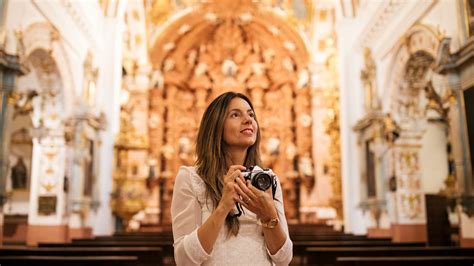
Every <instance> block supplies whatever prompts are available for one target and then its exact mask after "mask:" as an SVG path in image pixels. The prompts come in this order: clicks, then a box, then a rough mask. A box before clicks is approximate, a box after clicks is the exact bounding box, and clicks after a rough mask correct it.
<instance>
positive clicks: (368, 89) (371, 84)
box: [360, 47, 380, 110]
mask: <svg viewBox="0 0 474 266" xmlns="http://www.w3.org/2000/svg"><path fill="white" fill-rule="evenodd" d="M375 73H376V69H375V62H374V59H373V58H372V53H371V51H370V49H369V48H367V47H365V48H364V69H362V70H361V71H360V79H361V80H362V84H363V86H364V92H365V108H366V110H373V109H378V108H379V107H380V106H379V101H378V97H377V88H376V85H375V84H376V83H375Z"/></svg>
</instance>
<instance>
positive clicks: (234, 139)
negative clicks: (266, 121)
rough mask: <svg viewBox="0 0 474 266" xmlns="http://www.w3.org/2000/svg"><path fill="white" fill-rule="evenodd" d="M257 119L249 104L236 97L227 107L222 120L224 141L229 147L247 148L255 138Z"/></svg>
mask: <svg viewBox="0 0 474 266" xmlns="http://www.w3.org/2000/svg"><path fill="white" fill-rule="evenodd" d="M257 129H258V125H257V121H255V113H254V112H253V110H252V108H250V105H249V104H248V103H247V102H246V101H245V100H244V99H242V98H239V97H236V98H234V99H232V100H231V101H230V104H229V106H228V107H227V113H226V118H225V122H224V142H225V143H226V144H227V145H228V146H229V147H238V148H248V147H250V146H252V145H253V144H254V143H255V140H256V139H257Z"/></svg>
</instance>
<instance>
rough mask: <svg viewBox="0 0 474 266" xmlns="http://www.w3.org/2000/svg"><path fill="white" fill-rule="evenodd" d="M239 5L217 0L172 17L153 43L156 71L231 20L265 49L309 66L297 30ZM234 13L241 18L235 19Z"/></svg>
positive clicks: (264, 11)
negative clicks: (286, 52) (170, 57)
mask: <svg viewBox="0 0 474 266" xmlns="http://www.w3.org/2000/svg"><path fill="white" fill-rule="evenodd" d="M240 2H241V1H216V3H208V4H202V5H201V6H200V7H198V8H196V9H194V10H193V11H192V12H190V10H185V11H186V12H183V13H181V15H180V16H177V17H175V18H173V20H172V21H170V22H169V23H167V25H166V26H165V27H164V28H163V30H162V31H161V32H160V34H159V35H158V36H157V37H156V38H155V39H154V40H152V42H151V43H152V45H151V51H150V61H151V62H152V64H153V66H154V68H155V69H161V68H162V64H163V62H164V60H165V59H166V58H167V57H168V56H169V55H170V54H171V53H176V54H178V55H179V54H181V53H185V52H187V51H188V50H189V49H190V48H191V47H192V46H193V45H196V43H202V42H204V41H206V39H207V38H209V37H210V36H212V34H213V33H214V31H215V30H216V29H217V28H218V27H219V26H220V25H222V23H224V22H225V21H228V20H229V19H237V20H238V21H237V23H239V24H240V25H241V26H242V28H244V29H245V30H246V31H247V32H250V33H251V34H252V35H253V37H255V38H256V39H257V41H258V42H259V43H261V44H262V46H263V47H279V48H281V50H288V55H290V56H291V58H292V59H293V60H294V61H295V62H297V63H298V68H299V69H301V68H304V67H306V65H307V64H308V63H309V62H308V61H309V60H308V59H309V58H310V56H309V52H308V51H309V49H308V47H307V46H306V43H305V41H304V39H303V38H302V36H301V35H300V34H299V33H298V32H297V31H296V30H295V29H293V28H292V27H291V26H290V25H288V23H287V22H285V21H284V20H283V19H281V18H279V17H278V15H277V14H275V13H274V12H273V11H272V10H269V9H262V8H259V6H258V5H252V4H244V3H240ZM226 10H227V11H226ZM229 11H232V12H229ZM232 14H240V15H239V16H236V17H233V15H232ZM290 42H293V43H290ZM178 43H180V44H178ZM184 43H186V44H187V45H186V44H184ZM176 47H179V51H176V50H175V48H176Z"/></svg>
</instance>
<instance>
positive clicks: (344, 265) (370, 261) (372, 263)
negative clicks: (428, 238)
mask: <svg viewBox="0 0 474 266" xmlns="http://www.w3.org/2000/svg"><path fill="white" fill-rule="evenodd" d="M379 265H383V266H399V265H414V266H462V265H466V266H472V265H474V257H473V256H460V257H454V256H422V257H421V256H417V257H343V258H337V262H336V266H379Z"/></svg>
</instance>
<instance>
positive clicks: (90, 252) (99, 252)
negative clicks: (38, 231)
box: [0, 246, 163, 266]
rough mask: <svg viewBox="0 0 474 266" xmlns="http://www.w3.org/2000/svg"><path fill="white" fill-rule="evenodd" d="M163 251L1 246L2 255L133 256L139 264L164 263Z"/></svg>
mask: <svg viewBox="0 0 474 266" xmlns="http://www.w3.org/2000/svg"><path fill="white" fill-rule="evenodd" d="M162 253H163V250H162V249H161V248H159V247H51V248H45V247H17V246H11V247H7V246H3V247H0V256H63V257H65V256H69V257H74V256H78V255H81V256H84V257H98V256H133V257H137V260H138V262H137V265H138V266H152V265H159V264H162V262H163V254H162Z"/></svg>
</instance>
